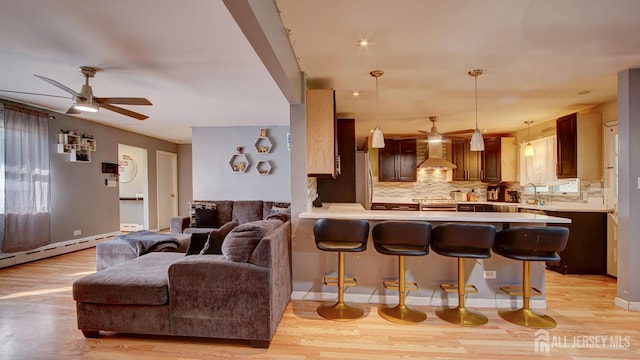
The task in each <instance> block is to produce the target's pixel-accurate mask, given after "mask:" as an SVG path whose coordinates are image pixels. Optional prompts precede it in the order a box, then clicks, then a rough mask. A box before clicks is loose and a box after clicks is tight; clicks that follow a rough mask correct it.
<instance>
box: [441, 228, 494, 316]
mask: <svg viewBox="0 0 640 360" xmlns="http://www.w3.org/2000/svg"><path fill="white" fill-rule="evenodd" d="M495 236H496V228H495V226H493V225H486V224H461V223H446V224H442V225H439V226H436V227H435V228H434V229H433V238H432V239H431V250H433V251H434V252H436V253H437V254H439V255H442V256H448V257H455V258H458V283H457V284H441V285H440V287H441V288H442V290H444V291H445V292H453V291H457V293H458V306H457V307H455V308H444V309H439V310H437V311H436V315H438V317H439V318H441V319H442V320H444V321H447V322H450V323H453V324H457V325H463V326H469V325H483V324H486V323H487V322H488V321H489V320H488V318H487V317H486V316H485V315H483V314H481V313H478V312H474V311H471V310H469V309H467V308H466V307H465V296H466V294H467V293H476V292H478V290H477V289H476V287H475V286H473V285H467V284H466V281H465V274H464V259H465V258H471V259H487V258H489V257H491V246H492V245H493V241H494V240H495Z"/></svg>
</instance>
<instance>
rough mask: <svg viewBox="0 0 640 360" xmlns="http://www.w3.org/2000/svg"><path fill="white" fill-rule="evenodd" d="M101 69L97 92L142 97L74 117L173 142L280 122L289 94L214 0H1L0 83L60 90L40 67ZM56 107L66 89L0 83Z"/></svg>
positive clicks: (63, 77)
mask: <svg viewBox="0 0 640 360" xmlns="http://www.w3.org/2000/svg"><path fill="white" fill-rule="evenodd" d="M83 65H87V66H95V67H98V68H99V69H100V70H99V71H98V73H97V74H96V76H95V77H94V78H93V79H91V80H90V85H91V86H92V88H93V93H94V95H95V96H99V97H115V96H125V97H146V98H147V99H149V100H150V101H151V102H152V103H153V106H125V105H123V106H122V107H125V108H128V109H130V110H133V111H136V112H140V113H142V114H145V115H148V116H149V119H147V120H145V121H139V120H135V119H132V118H129V117H126V116H123V115H120V114H117V113H114V112H111V111H108V110H104V109H102V110H100V111H99V112H98V113H96V114H83V115H79V117H82V118H85V119H88V120H93V121H97V122H102V123H105V124H107V125H110V126H114V127H118V128H123V129H127V130H130V131H133V132H137V133H142V134H146V135H150V136H154V137H158V138H162V139H166V140H170V141H173V142H177V143H181V142H190V141H191V127H194V126H242V125H288V124H289V104H288V102H287V101H286V99H285V97H284V96H283V95H282V93H281V92H280V90H279V88H278V87H277V86H276V84H275V83H274V81H273V79H272V78H271V77H270V75H269V73H268V72H267V71H266V70H265V67H264V65H263V64H262V63H261V62H260V60H259V59H258V57H257V55H256V53H255V51H254V50H253V48H252V47H251V45H250V44H249V42H248V41H247V40H246V38H245V37H244V35H243V33H242V32H241V31H240V29H239V27H238V25H237V24H236V23H235V21H234V20H233V18H232V17H231V15H230V14H229V11H228V10H227V8H226V7H225V6H224V4H223V3H222V1H210V0H180V1H175V0H110V1H103V0H40V1H38V0H28V1H14V0H0V89H3V90H13V91H23V92H33V93H43V94H51V95H59V96H68V94H67V93H65V92H64V91H62V90H60V89H58V88H56V87H54V86H52V85H50V84H48V83H46V82H44V81H42V80H40V79H38V78H36V77H34V76H33V75H34V74H38V75H41V76H44V77H47V78H50V79H53V80H56V81H58V82H60V83H62V84H63V85H66V86H67V87H69V88H71V89H73V90H76V91H80V87H81V85H82V84H83V82H84V78H83V77H82V76H81V75H80V73H79V71H78V70H77V68H78V67H79V66H83ZM0 97H3V98H6V99H11V100H15V101H18V102H22V103H27V104H32V105H35V106H39V107H42V108H45V109H50V110H54V111H57V112H62V113H64V112H65V111H66V110H67V109H68V108H69V107H70V105H71V104H72V100H71V99H70V98H68V99H65V98H52V97H45V96H33V95H20V94H11V93H6V92H0Z"/></svg>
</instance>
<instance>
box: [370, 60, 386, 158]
mask: <svg viewBox="0 0 640 360" xmlns="http://www.w3.org/2000/svg"><path fill="white" fill-rule="evenodd" d="M383 74H384V71H382V70H372V71H371V72H370V73H369V75H371V76H373V77H374V78H376V128H375V129H374V130H373V139H372V141H371V147H373V148H383V147H384V135H383V134H382V129H380V118H379V116H380V114H379V110H378V107H379V105H378V103H379V98H378V78H379V77H380V76H382V75H383Z"/></svg>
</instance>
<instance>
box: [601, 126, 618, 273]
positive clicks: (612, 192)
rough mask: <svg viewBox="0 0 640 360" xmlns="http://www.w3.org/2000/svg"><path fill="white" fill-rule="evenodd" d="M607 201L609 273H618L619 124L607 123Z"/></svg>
mask: <svg viewBox="0 0 640 360" xmlns="http://www.w3.org/2000/svg"><path fill="white" fill-rule="evenodd" d="M604 144H605V147H604V149H605V154H604V156H605V176H604V188H605V203H606V205H607V212H608V215H607V274H609V275H611V276H617V275H618V125H617V124H616V123H615V122H612V123H607V124H605V128H604Z"/></svg>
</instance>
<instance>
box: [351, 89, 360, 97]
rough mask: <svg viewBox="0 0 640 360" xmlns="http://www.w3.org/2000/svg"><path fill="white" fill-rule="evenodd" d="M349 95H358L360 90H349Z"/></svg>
mask: <svg viewBox="0 0 640 360" xmlns="http://www.w3.org/2000/svg"><path fill="white" fill-rule="evenodd" d="M351 96H353V97H358V96H360V92H359V91H358V90H353V91H352V92H351Z"/></svg>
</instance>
